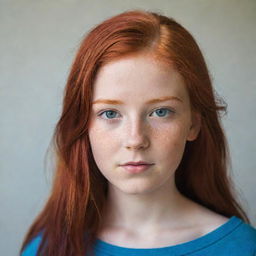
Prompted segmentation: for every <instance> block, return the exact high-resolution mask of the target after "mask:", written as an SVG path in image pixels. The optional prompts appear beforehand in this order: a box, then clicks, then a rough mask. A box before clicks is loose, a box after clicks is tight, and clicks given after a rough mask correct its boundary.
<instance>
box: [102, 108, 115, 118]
mask: <svg viewBox="0 0 256 256" xmlns="http://www.w3.org/2000/svg"><path fill="white" fill-rule="evenodd" d="M105 113H106V116H107V118H106V119H113V118H114V117H115V114H116V113H117V112H116V111H114V110H106V111H103V112H101V113H100V114H99V115H98V116H102V115H103V114H105Z"/></svg>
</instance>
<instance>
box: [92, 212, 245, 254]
mask: <svg viewBox="0 0 256 256" xmlns="http://www.w3.org/2000/svg"><path fill="white" fill-rule="evenodd" d="M241 223H242V220H241V219H240V218H238V217H236V216H232V217H230V218H229V220H228V221H226V222H225V223H224V224H222V225H221V226H219V227H218V228H216V229H214V230H212V231H210V232H209V233H207V234H205V235H203V236H201V237H198V238H196V239H193V240H191V241H188V242H185V243H180V244H177V245H171V246H165V247H158V248H128V247H121V246H117V245H114V244H110V243H107V242H105V241H103V240H101V239H99V238H97V239H96V242H95V247H96V250H97V251H100V252H111V253H113V254H116V255H124V256H125V255H133V254H134V255H138V256H143V255H150V256H151V255H152V256H153V255H166V253H172V255H176V254H185V253H191V252H194V251H198V250H200V249H202V248H204V247H208V246H210V245H211V244H213V243H215V242H217V241H218V240H220V239H222V238H223V237H225V236H226V235H228V234H229V233H230V232H232V231H233V230H234V229H235V228H237V227H238V226H239V225H240V224H241Z"/></svg>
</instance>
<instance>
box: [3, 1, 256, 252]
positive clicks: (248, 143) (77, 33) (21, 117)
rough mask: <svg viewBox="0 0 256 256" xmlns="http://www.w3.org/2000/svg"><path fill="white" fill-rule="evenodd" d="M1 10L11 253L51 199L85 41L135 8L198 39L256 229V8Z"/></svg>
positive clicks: (211, 4) (57, 5)
mask: <svg viewBox="0 0 256 256" xmlns="http://www.w3.org/2000/svg"><path fill="white" fill-rule="evenodd" d="M0 4H1V6H0V29H1V30H0V33H1V34H0V51H1V58H0V72H1V73H0V85H1V88H0V93H1V100H0V109H1V119H0V136H1V138H0V139H1V144H0V145H1V148H0V157H1V159H0V165H1V166H0V168H1V169H0V207H1V208H0V247H1V255H5V256H8V255H17V252H18V249H19V247H20V245H21V241H22V239H23V236H24V234H25V232H26V231H27V229H28V227H29V226H30V225H31V223H32V221H33V220H34V218H35V216H36V215H37V214H38V212H39V211H40V210H41V208H42V207H43V205H44V202H45V200H46V198H47V197H48V195H49V191H50V188H51V174H50V172H51V170H50V168H49V172H48V171H46V169H48V168H47V167H46V166H45V157H46V150H47V148H48V146H49V143H50V139H51V136H52V133H53V129H54V126H55V124H56V122H57V120H58V118H59V114H60V110H61V103H62V93H63V88H64V85H65V82H66V78H67V75H68V72H69V68H70V66H71V62H72V60H73V57H74V55H75V52H76V49H77V47H78V44H79V42H80V40H81V39H82V37H83V35H84V34H85V33H86V32H87V31H88V30H89V29H90V28H91V27H92V26H94V25H96V24H98V23H100V22H101V21H103V20H104V19H106V18H108V17H110V16H112V15H115V14H117V13H119V12H122V11H125V10H128V9H131V8H133V9H134V8H143V9H146V10H152V11H161V12H162V13H163V14H165V15H168V16H170V17H174V18H175V19H176V20H177V21H178V22H180V23H181V24H182V25H184V26H185V27H186V28H187V29H188V30H189V31H190V32H191V33H192V35H193V36H194V37H195V39H196V40H197V42H198V44H199V46H200V47H201V49H202V51H203V54H204V56H205V58H206V61H207V64H208V67H209V70H210V72H211V76H212V78H213V84H214V86H215V88H216V90H217V92H218V93H219V94H220V95H221V96H222V97H223V98H224V99H225V100H226V102H227V104H228V115H227V116H226V117H224V118H223V124H224V127H225V129H226V134H227V137H228V141H229V145H230V150H231V154H232V161H233V174H234V179H235V184H236V186H237V189H238V191H239V194H240V198H241V202H242V204H243V206H244V208H245V210H246V211H247V212H248V214H249V217H250V218H251V220H252V221H253V225H256V214H255V210H256V204H255V186H256V181H255V170H256V165H255V157H256V155H255V152H256V146H255V138H256V137H255V131H256V120H255V117H256V114H255V113H256V103H255V102H256V89H255V66H256V57H255V50H256V33H255V25H256V1H254V0H251V1H250V0H215V1H212V0H175V1H171V0H158V1H153V0H150V1H149V0H141V1H124V0H120V1H118V0H111V1H110V0H108V1H99V0H94V1H85V0H84V1H82V0H80V1H78V0H77V1H75V0H74V1H71V0H55V1H50V0H48V1H47V0H40V1H35V0H9V1H3V0H1V1H0ZM46 165H47V164H46Z"/></svg>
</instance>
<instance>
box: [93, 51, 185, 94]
mask: <svg viewBox="0 0 256 256" xmlns="http://www.w3.org/2000/svg"><path fill="white" fill-rule="evenodd" d="M93 90H94V99H95V98H96V97H103V96H104V97H112V98H113V97H114V96H116V97H118V96H120V97H128V98H129V97H130V96H140V97H146V96H147V95H148V96H149V97H151V98H152V97H153V96H159V97H163V96H166V95H173V96H177V97H181V98H184V97H185V98H186V97H187V92H186V87H185V84H184V81H183V78H182V76H181V75H180V74H179V73H178V72H177V71H176V70H175V69H174V68H173V67H172V66H167V65H166V64H164V63H161V62H159V61H156V60H155V59H154V58H153V57H151V56H148V55H136V56H129V57H125V58H121V59H118V60H116V61H112V62H110V63H108V64H106V65H104V66H103V67H101V68H100V69H99V71H98V73H97V76H96V78H95V81H94V86H93Z"/></svg>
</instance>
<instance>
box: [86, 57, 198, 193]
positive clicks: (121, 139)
mask: <svg viewBox="0 0 256 256" xmlns="http://www.w3.org/2000/svg"><path fill="white" fill-rule="evenodd" d="M148 102H150V103H148ZM199 123H200V118H199V116H198V115H193V118H192V112H191V109H190V101H189V96H188V92H187V90H186V88H185V84H184V82H183V79H182V77H181V76H180V74H179V73H178V72H177V71H175V70H174V69H173V68H171V67H168V68H167V66H164V64H162V63H159V62H156V61H154V59H153V58H152V57H150V56H149V55H139V56H132V57H126V58H123V59H121V60H117V61H114V62H111V63H108V64H106V65H105V66H103V67H102V68H101V69H100V70H99V72H98V74H97V77H96V79H95V83H94V91H93V105H92V113H91V119H90V125H89V128H88V129H89V130H88V132H89V134H88V135H89V141H90V144H91V148H92V152H93V156H94V160H95V162H96V164H97V166H98V168H99V170H100V171H101V173H102V175H103V176H105V178H106V179H107V180H108V182H109V186H113V188H115V189H119V190H121V191H123V192H124V193H129V194H143V193H148V192H152V191H154V190H156V189H159V188H160V187H161V186H163V185H164V184H165V185H168V184H167V183H170V184H171V183H172V182H173V179H174V173H175V170H176V169H177V167H178V165H179V163H180V161H181V159H182V155H183V152H184V148H185V144H186V141H187V140H188V141H192V140H194V139H196V137H197V134H198V132H199V130H200V125H199ZM129 161H146V162H149V163H154V165H152V166H151V167H150V168H148V169H147V170H146V171H144V172H141V173H136V174H134V173H129V172H127V171H126V170H125V169H124V168H123V167H121V166H120V165H121V164H124V163H126V162H129ZM170 186H171V185H170Z"/></svg>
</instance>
